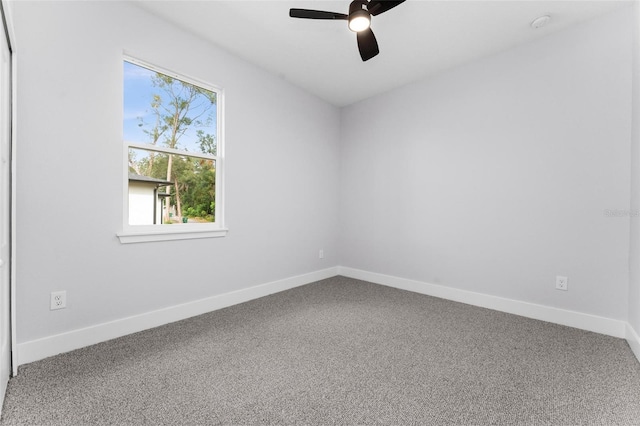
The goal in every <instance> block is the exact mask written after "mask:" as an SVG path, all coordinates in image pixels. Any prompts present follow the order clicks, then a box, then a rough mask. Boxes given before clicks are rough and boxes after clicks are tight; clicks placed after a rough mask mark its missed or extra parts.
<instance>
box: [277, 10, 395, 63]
mask: <svg viewBox="0 0 640 426" xmlns="http://www.w3.org/2000/svg"><path fill="white" fill-rule="evenodd" d="M404 1H405V0H399V1H390V0H354V1H352V2H351V4H350V5H349V14H348V15H345V14H344V13H336V12H325V11H323V10H309V9H291V10H289V16H290V17H292V18H304V19H329V20H336V19H338V20H344V21H349V29H350V30H351V31H353V32H355V33H356V37H357V39H358V50H359V51H360V57H361V58H362V60H363V61H368V60H369V59H371V58H373V57H374V56H376V55H377V54H378V53H380V50H379V49H378V42H377V41H376V36H375V35H373V31H371V17H372V16H376V15H380V14H381V13H384V12H386V11H387V10H389V9H393V8H394V7H396V6H397V5H399V4H400V3H403V2H404Z"/></svg>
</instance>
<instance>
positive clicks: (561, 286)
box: [556, 275, 569, 291]
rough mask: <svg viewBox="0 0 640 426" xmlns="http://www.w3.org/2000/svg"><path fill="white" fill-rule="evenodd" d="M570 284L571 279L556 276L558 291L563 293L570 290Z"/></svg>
mask: <svg viewBox="0 0 640 426" xmlns="http://www.w3.org/2000/svg"><path fill="white" fill-rule="evenodd" d="M568 282H569V278H567V277H563V276H560V275H558V276H556V290H562V291H567V290H569V288H568Z"/></svg>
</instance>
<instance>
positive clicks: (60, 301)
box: [51, 291, 67, 311]
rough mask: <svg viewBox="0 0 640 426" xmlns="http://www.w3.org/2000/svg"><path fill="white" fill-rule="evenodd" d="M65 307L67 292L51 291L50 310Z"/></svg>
mask: <svg viewBox="0 0 640 426" xmlns="http://www.w3.org/2000/svg"><path fill="white" fill-rule="evenodd" d="M66 307H67V292H66V291H53V292H51V310H52V311H55V310H56V309H64V308H66Z"/></svg>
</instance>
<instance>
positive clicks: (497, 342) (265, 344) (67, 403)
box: [0, 277, 640, 425]
mask: <svg viewBox="0 0 640 426" xmlns="http://www.w3.org/2000/svg"><path fill="white" fill-rule="evenodd" d="M13 424H37V425H49V424H51V425H63V424H64V425H81V424H91V425H93V424H150V425H151V424H153V425H178V424H207V425H209V424H232V425H245V424H247V425H253V424H322V425H325V424H329V425H331V424H390V425H398V424H427V425H446V424H456V425H489V424H494V425H552V424H553V425H569V424H571V425H574V424H588V425H615V424H619V425H638V424H640V363H638V361H637V360H636V359H635V358H634V356H633V354H632V352H631V350H630V349H629V347H628V345H627V343H626V342H625V341H624V340H622V339H616V338H612V337H607V336H602V335H598V334H595V333H590V332H586V331H580V330H576V329H572V328H568V327H562V326H558V325H553V324H549V323H545V322H541V321H536V320H530V319H526V318H522V317H517V316H514V315H509V314H504V313H500V312H494V311H491V310H488V309H482V308H477V307H473V306H468V305H464V304H460V303H455V302H449V301H445V300H441V299H437V298H433V297H428V296H422V295H418V294H415V293H410V292H405V291H401V290H396V289H392V288H388V287H384V286H379V285H375V284H371V283H366V282H362V281H357V280H352V279H348V278H343V277H335V278H331V279H328V280H323V281H320V282H317V283H313V284H309V285H306V286H303V287H299V288H296V289H293V290H289V291H286V292H282V293H279V294H276V295H272V296H269V297H265V298H262V299H258V300H254V301H251V302H248V303H244V304H242V305H237V306H234V307H230V308H227V309H223V310H219V311H216V312H212V313H209V314H206V315H202V316H199V317H196V318H191V319H188V320H185V321H181V322H177V323H174V324H170V325H167V326H164V327H159V328H156V329H153V330H148V331H144V332H140V333H136V334H134V335H130V336H126V337H123V338H119V339H116V340H112V341H109V342H105V343H101V344H98V345H95V346H91V347H88V348H84V349H80V350H77V351H74V352H71V353H67V354H63V355H59V356H56V357H52V358H48V359H45V360H42V361H38V362H35V363H32V364H28V365H25V366H22V367H20V371H19V375H18V376H17V377H16V378H13V379H11V381H10V383H9V388H8V392H7V399H6V401H5V406H4V411H3V415H2V419H1V421H0V425H13Z"/></svg>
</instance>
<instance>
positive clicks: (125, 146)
mask: <svg viewBox="0 0 640 426" xmlns="http://www.w3.org/2000/svg"><path fill="white" fill-rule="evenodd" d="M122 60H123V61H126V62H130V63H133V64H135V65H139V66H141V67H144V68H147V69H149V70H151V71H154V72H159V73H162V74H165V75H168V76H169V77H172V78H175V79H177V80H181V81H184V82H185V83H189V84H193V85H195V86H198V87H201V88H203V89H207V90H210V91H212V92H215V93H216V129H217V135H216V155H210V154H203V153H197V152H190V151H182V150H179V149H171V148H165V147H161V146H155V145H151V144H145V143H140V142H130V141H123V143H122V152H123V165H124V167H123V173H122V182H123V183H122V193H123V202H122V206H123V209H122V218H123V219H122V231H120V232H118V233H117V234H116V235H117V236H118V238H119V239H120V242H121V243H122V244H129V243H143V242H152V241H171V240H187V239H196V238H215V237H224V236H225V235H226V234H227V232H228V229H226V228H225V227H224V205H225V203H224V131H223V130H224V108H223V105H224V91H223V90H222V89H221V88H219V87H216V86H213V85H211V84H209V83H205V82H203V81H201V80H197V79H194V78H192V77H188V76H186V75H184V74H179V73H176V72H173V71H169V70H167V69H165V68H162V67H158V66H156V65H153V64H149V63H147V62H144V61H141V60H139V59H136V58H133V57H130V56H127V55H124V57H123V58H122ZM129 148H135V149H143V150H146V151H153V152H159V153H164V154H174V155H180V156H186V157H195V158H204V159H208V160H214V161H215V165H216V194H215V197H216V198H215V199H216V204H215V215H214V217H215V222H213V223H189V224H186V223H175V224H172V225H171V226H168V225H166V226H163V225H129Z"/></svg>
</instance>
